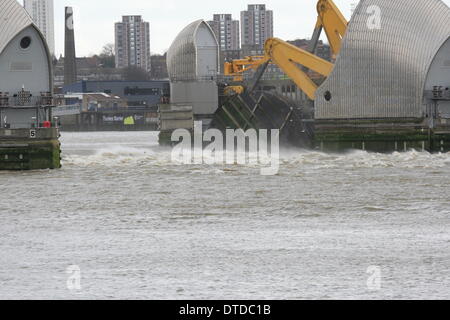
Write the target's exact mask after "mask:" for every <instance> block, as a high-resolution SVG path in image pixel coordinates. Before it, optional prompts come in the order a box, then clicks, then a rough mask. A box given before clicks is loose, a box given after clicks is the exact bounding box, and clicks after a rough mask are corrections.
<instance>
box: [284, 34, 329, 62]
mask: <svg viewBox="0 0 450 320" xmlns="http://www.w3.org/2000/svg"><path fill="white" fill-rule="evenodd" d="M310 41H311V40H307V39H296V40H292V41H288V43H290V44H292V45H294V46H296V47H298V48H300V49H304V50H306V49H307V48H308V46H309V43H310ZM315 54H316V55H317V56H318V57H320V58H322V59H325V60H327V61H331V60H332V57H333V55H332V53H331V47H330V46H329V45H328V44H326V43H324V42H323V41H322V40H319V42H318V43H317V48H316V52H315Z"/></svg>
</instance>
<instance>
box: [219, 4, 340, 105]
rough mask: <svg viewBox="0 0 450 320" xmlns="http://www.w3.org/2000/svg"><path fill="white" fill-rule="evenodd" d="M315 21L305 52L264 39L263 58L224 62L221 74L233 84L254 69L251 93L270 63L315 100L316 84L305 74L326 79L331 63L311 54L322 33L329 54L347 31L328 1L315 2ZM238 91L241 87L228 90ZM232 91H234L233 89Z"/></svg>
mask: <svg viewBox="0 0 450 320" xmlns="http://www.w3.org/2000/svg"><path fill="white" fill-rule="evenodd" d="M317 13H318V16H317V22H316V26H315V29H314V34H313V37H312V39H311V42H310V44H309V46H308V48H307V49H306V50H304V49H301V48H297V47H296V46H293V45H291V44H289V43H287V42H285V41H283V40H280V39H277V38H271V39H268V40H267V41H266V43H265V46H264V56H256V57H247V58H245V59H241V60H235V61H232V62H227V63H225V75H228V76H234V80H235V81H242V80H243V73H244V72H245V71H247V70H250V69H253V70H256V73H255V75H254V77H253V80H252V81H251V83H250V84H249V85H248V90H250V91H253V90H254V89H255V88H256V86H257V84H258V82H259V80H260V79H261V77H262V75H263V74H264V72H265V70H266V68H267V66H268V64H269V63H274V64H276V65H277V66H278V67H280V69H282V70H283V72H284V73H286V75H288V76H289V77H290V78H291V79H292V80H293V81H294V82H295V84H296V85H297V86H298V87H299V88H300V89H301V90H302V91H303V92H305V94H306V95H307V96H308V97H309V98H310V99H311V100H314V99H315V92H316V90H317V84H316V83H314V81H313V80H312V79H311V77H310V76H309V75H308V70H312V71H315V72H317V73H319V74H321V75H323V76H325V77H327V76H328V75H329V74H330V73H331V71H332V69H333V66H334V65H333V64H332V63H331V62H328V61H326V60H324V59H322V58H320V57H318V56H316V55H315V54H314V53H315V51H316V49H317V44H318V41H319V38H320V35H321V33H322V30H325V33H326V35H327V38H328V41H329V43H330V47H331V50H332V52H333V55H337V54H338V53H339V52H340V49H341V43H342V38H343V37H344V35H345V32H346V30H347V25H348V22H347V20H346V19H345V17H344V16H343V15H342V13H341V12H340V11H339V9H338V8H337V6H336V5H335V4H334V2H333V1H332V0H319V1H318V3H317ZM232 88H233V90H234V91H236V92H239V91H240V92H241V91H242V90H243V88H242V87H232ZM235 88H236V89H235Z"/></svg>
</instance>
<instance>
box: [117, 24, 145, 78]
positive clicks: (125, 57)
mask: <svg viewBox="0 0 450 320" xmlns="http://www.w3.org/2000/svg"><path fill="white" fill-rule="evenodd" d="M115 39H116V40H115V48H116V49H115V50H116V68H126V67H130V66H135V67H139V68H141V69H143V70H145V71H147V72H150V71H151V62H150V24H149V23H148V22H145V21H144V20H143V19H142V17H141V16H123V17H122V22H117V23H116V25H115Z"/></svg>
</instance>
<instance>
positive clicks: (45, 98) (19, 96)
mask: <svg viewBox="0 0 450 320" xmlns="http://www.w3.org/2000/svg"><path fill="white" fill-rule="evenodd" d="M51 105H53V96H52V94H51V93H50V92H41V94H40V96H33V95H32V94H31V93H30V92H28V91H20V92H18V93H14V94H10V93H8V92H0V107H3V108H8V107H40V106H51Z"/></svg>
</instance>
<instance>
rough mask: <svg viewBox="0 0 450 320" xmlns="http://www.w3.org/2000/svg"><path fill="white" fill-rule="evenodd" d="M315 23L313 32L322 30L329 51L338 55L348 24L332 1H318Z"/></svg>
mask: <svg viewBox="0 0 450 320" xmlns="http://www.w3.org/2000/svg"><path fill="white" fill-rule="evenodd" d="M317 13H318V16H317V23H316V28H315V31H316V30H318V29H321V28H323V29H324V30H325V33H326V35H327V38H328V41H329V43H330V47H331V51H332V52H333V54H334V55H338V54H339V52H340V50H341V44H342V38H344V35H345V32H346V31H347V26H348V22H347V20H346V19H345V17H344V15H343V14H342V13H341V11H340V10H339V8H338V7H337V6H336V4H335V3H334V2H333V1H332V0H319V2H318V3H317Z"/></svg>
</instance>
